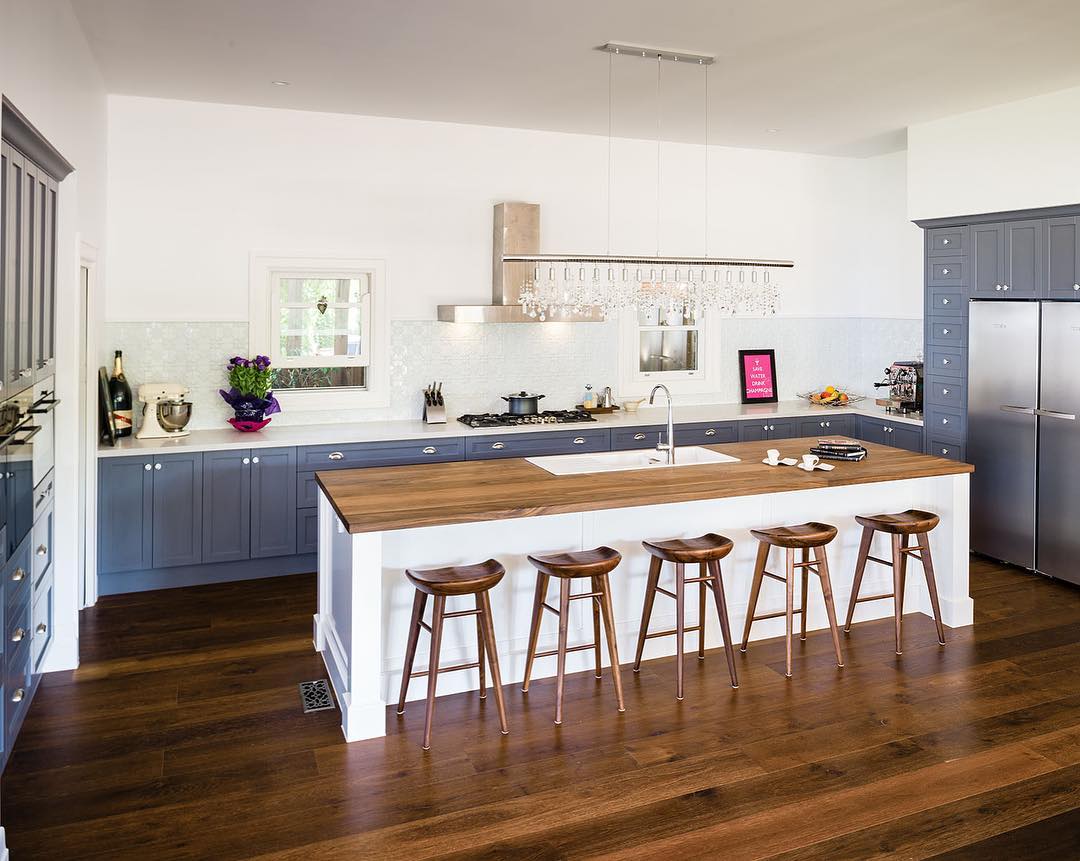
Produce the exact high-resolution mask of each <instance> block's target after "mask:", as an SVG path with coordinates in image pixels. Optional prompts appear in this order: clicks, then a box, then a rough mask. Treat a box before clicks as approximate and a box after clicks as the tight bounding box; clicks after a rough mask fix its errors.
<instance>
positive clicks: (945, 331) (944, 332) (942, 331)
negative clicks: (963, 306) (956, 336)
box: [941, 329, 949, 335]
mask: <svg viewBox="0 0 1080 861" xmlns="http://www.w3.org/2000/svg"><path fill="white" fill-rule="evenodd" d="M941 334H942V335H948V334H949V330H948V329H942V330H941Z"/></svg>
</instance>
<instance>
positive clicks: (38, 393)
mask: <svg viewBox="0 0 1080 861" xmlns="http://www.w3.org/2000/svg"><path fill="white" fill-rule="evenodd" d="M54 379H55V378H54V377H49V378H48V379H45V380H42V381H41V382H39V383H37V384H36V385H35V386H34V401H33V403H32V404H31V406H30V418H31V419H32V420H33V423H34V424H35V425H38V426H40V428H41V430H39V431H38V432H37V433H36V434H35V435H34V439H33V459H32V462H33V473H34V487H35V488H36V487H38V486H39V485H40V484H41V482H42V481H44V479H45V477H46V476H47V475H48V474H49V473H50V472H52V468H53V460H54V458H55V454H54V449H55V445H56V441H55V430H54V413H53V410H55V409H56V405H57V404H59V403H60V402H59V401H58V400H57V399H56V392H55V387H54V384H53V381H54ZM24 436H25V434H24Z"/></svg>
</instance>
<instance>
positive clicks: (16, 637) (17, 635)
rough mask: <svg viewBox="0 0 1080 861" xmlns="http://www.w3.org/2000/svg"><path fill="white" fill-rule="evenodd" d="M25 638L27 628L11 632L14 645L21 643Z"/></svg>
mask: <svg viewBox="0 0 1080 861" xmlns="http://www.w3.org/2000/svg"><path fill="white" fill-rule="evenodd" d="M25 636H26V629H25V628H16V629H15V630H14V631H12V632H11V642H13V643H21V642H22V638H23V637H25Z"/></svg>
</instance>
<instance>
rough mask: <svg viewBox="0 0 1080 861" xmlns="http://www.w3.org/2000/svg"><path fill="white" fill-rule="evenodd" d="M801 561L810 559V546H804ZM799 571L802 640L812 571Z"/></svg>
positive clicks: (801, 569) (803, 638)
mask: <svg viewBox="0 0 1080 861" xmlns="http://www.w3.org/2000/svg"><path fill="white" fill-rule="evenodd" d="M801 561H802V562H804V563H806V562H809V561H810V549H809V548H807V547H804V548H803V549H802V559H801ZM799 572H800V574H801V576H802V612H801V613H800V614H799V616H800V617H801V618H800V619H799V624H800V625H801V627H800V628H799V639H800V640H805V639H806V592H807V588H806V587H807V586H808V585H809V584H810V580H809V579H808V578H809V577H810V572H809V571H807V570H806V568H800V569H799Z"/></svg>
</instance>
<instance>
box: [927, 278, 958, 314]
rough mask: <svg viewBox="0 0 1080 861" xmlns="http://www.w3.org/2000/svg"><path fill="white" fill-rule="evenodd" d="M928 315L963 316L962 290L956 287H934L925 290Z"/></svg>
mask: <svg viewBox="0 0 1080 861" xmlns="http://www.w3.org/2000/svg"><path fill="white" fill-rule="evenodd" d="M926 304H927V307H926V315H927V316H928V317H947V316H957V317H960V316H963V313H964V291H963V290H960V289H958V288H956V287H952V288H950V287H934V286H932V285H931V286H930V288H929V289H928V290H927V303H926Z"/></svg>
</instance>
